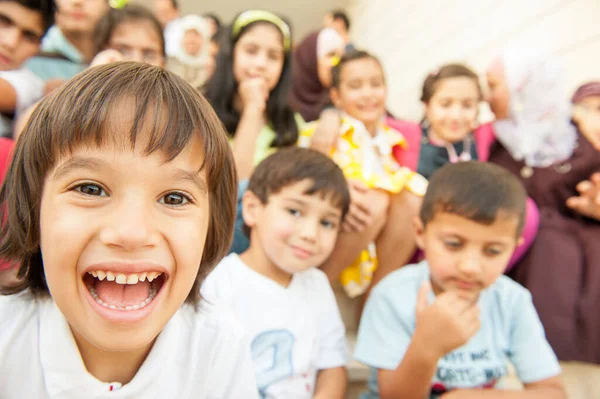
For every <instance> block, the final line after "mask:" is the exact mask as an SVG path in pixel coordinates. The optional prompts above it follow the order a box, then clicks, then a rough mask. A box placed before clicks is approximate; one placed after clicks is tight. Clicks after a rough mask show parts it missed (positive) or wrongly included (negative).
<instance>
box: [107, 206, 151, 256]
mask: <svg viewBox="0 0 600 399" xmlns="http://www.w3.org/2000/svg"><path fill="white" fill-rule="evenodd" d="M154 221H155V220H154V217H153V213H152V209H149V207H148V206H145V205H144V204H142V203H141V201H139V200H136V199H135V198H131V199H128V200H127V201H123V202H122V203H121V204H119V205H118V206H117V207H116V208H115V209H114V211H113V212H112V214H111V216H110V217H108V218H107V220H106V224H105V226H104V228H103V230H102V232H101V237H100V238H101V241H102V242H103V243H104V244H105V245H108V246H116V247H120V248H122V249H124V250H126V251H134V250H137V249H140V248H144V247H151V246H154V245H155V244H156V242H157V237H158V232H157V231H156V229H155V227H154Z"/></svg>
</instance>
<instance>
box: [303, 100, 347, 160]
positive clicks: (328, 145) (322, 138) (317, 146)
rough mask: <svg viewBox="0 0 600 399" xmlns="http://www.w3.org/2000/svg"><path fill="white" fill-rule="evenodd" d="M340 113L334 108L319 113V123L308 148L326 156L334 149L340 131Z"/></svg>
mask: <svg viewBox="0 0 600 399" xmlns="http://www.w3.org/2000/svg"><path fill="white" fill-rule="evenodd" d="M340 123H341V121H340V113H339V111H338V110H336V109H334V108H330V109H326V110H324V111H323V112H321V116H320V117H319V123H318V125H317V128H316V130H315V133H314V135H313V137H312V139H311V142H310V148H312V149H313V150H316V151H319V152H321V153H323V154H325V155H327V156H329V155H330V153H331V150H333V149H334V148H335V144H336V140H337V137H338V134H339V131H340Z"/></svg>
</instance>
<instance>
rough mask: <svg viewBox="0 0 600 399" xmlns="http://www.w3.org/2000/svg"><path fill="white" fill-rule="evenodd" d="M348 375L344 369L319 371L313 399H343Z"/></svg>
mask: <svg viewBox="0 0 600 399" xmlns="http://www.w3.org/2000/svg"><path fill="white" fill-rule="evenodd" d="M347 385H348V375H347V372H346V368H345V367H336V368H333V369H325V370H321V371H319V375H318V377H317V385H316V387H315V396H314V399H343V398H344V397H345V395H346V386H347Z"/></svg>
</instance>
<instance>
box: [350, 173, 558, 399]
mask: <svg viewBox="0 0 600 399" xmlns="http://www.w3.org/2000/svg"><path fill="white" fill-rule="evenodd" d="M526 198H527V196H526V193H525V189H524V187H523V186H522V185H521V184H520V183H519V181H518V180H517V179H516V178H515V177H514V176H513V175H512V174H510V173H509V172H508V171H506V170H504V169H502V168H500V167H498V166H495V165H492V164H485V163H478V162H464V163H457V164H448V165H447V166H444V167H443V168H441V169H440V170H439V171H437V172H436V173H435V174H434V175H433V177H432V179H431V180H430V182H429V188H428V190H427V194H426V195H425V198H424V200H423V205H422V207H421V214H420V218H419V219H418V220H416V228H417V241H418V244H419V247H420V248H421V249H422V250H423V251H424V253H425V259H426V260H425V261H423V262H421V263H420V264H418V265H411V266H405V267H403V268H401V269H399V270H397V271H395V272H393V273H391V274H389V275H388V276H387V277H386V278H385V279H383V280H382V281H381V282H380V283H379V285H377V287H375V288H374V290H373V292H372V293H371V296H370V297H369V300H368V301H367V304H366V306H365V309H364V312H363V316H362V319H361V323H360V328H359V333H358V343H357V345H356V351H355V356H356V358H357V359H358V360H359V361H361V362H363V363H365V364H367V365H369V366H371V367H372V370H373V373H372V378H371V381H370V382H369V393H368V394H365V395H364V396H363V397H362V398H363V399H375V398H382V399H385V398H402V399H412V398H415V399H423V398H443V399H470V398H473V399H480V398H481V399H486V398H489V399H493V398H498V399H500V398H506V399H509V398H513V399H518V398H523V399H526V398H544V399H563V398H565V397H566V395H565V392H564V389H563V386H562V382H561V379H560V367H559V365H558V360H557V359H556V356H555V354H554V352H553V351H552V348H551V347H550V345H549V344H548V341H547V340H546V338H545V336H544V329H543V327H542V324H541V323H540V319H539V317H538V315H537V313H536V311H535V308H534V306H533V303H532V299H531V294H530V293H529V291H527V290H526V289H525V288H523V287H522V286H520V285H519V284H517V283H515V282H514V281H512V280H510V279H509V278H508V277H506V276H503V275H502V273H503V272H504V270H505V269H506V265H507V263H508V261H509V259H510V258H511V255H512V253H513V251H514V249H515V247H516V246H517V244H518V242H519V240H520V236H521V232H522V229H523V223H524V218H525V202H526ZM509 361H510V362H512V363H513V365H514V366H515V368H516V371H517V375H518V377H519V379H520V380H521V381H522V382H523V383H524V385H525V388H524V390H522V391H502V390H501V389H502V388H503V387H502V378H503V377H504V376H505V375H506V374H507V370H508V369H507V365H508V362H509Z"/></svg>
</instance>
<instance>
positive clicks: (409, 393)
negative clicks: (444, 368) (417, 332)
mask: <svg viewBox="0 0 600 399" xmlns="http://www.w3.org/2000/svg"><path fill="white" fill-rule="evenodd" d="M438 361H439V357H438V356H436V355H435V354H433V353H430V351H428V350H427V346H426V345H425V344H424V343H421V342H420V340H419V339H418V338H416V339H413V340H412V341H411V343H410V345H409V346H408V349H407V350H406V354H405V355H404V358H403V359H402V362H401V363H400V365H399V366H398V368H397V369H396V370H393V371H391V370H379V372H378V383H379V396H380V397H381V399H393V398H402V399H413V398H414V399H425V398H428V397H429V392H430V390H431V381H432V380H433V376H434V374H435V371H436V370H437V363H438Z"/></svg>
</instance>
